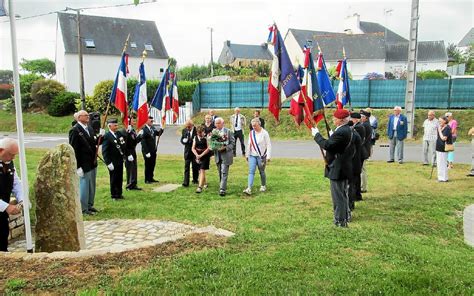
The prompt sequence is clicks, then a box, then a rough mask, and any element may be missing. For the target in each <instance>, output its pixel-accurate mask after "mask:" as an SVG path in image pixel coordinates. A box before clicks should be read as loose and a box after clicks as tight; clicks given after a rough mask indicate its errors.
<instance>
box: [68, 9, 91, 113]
mask: <svg viewBox="0 0 474 296" xmlns="http://www.w3.org/2000/svg"><path fill="white" fill-rule="evenodd" d="M66 10H74V11H75V12H76V13H77V16H76V23H77V53H78V56H79V93H80V94H81V105H82V110H86V94H85V92H84V62H83V58H82V44H81V10H80V9H75V8H70V7H66Z"/></svg>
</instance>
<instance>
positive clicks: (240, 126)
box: [230, 107, 247, 157]
mask: <svg viewBox="0 0 474 296" xmlns="http://www.w3.org/2000/svg"><path fill="white" fill-rule="evenodd" d="M234 112H235V113H234V114H232V116H231V117H230V124H231V125H232V126H231V130H232V132H233V133H234V138H235V145H234V157H235V156H236V155H237V139H238V140H239V141H240V149H241V151H242V156H245V138H244V128H245V125H246V124H247V120H246V119H245V116H244V115H242V114H240V108H239V107H237V108H235V109H234Z"/></svg>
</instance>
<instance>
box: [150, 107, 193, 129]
mask: <svg viewBox="0 0 474 296" xmlns="http://www.w3.org/2000/svg"><path fill="white" fill-rule="evenodd" d="M191 113H192V105H191V104H190V103H186V105H185V106H181V107H179V113H178V114H179V116H178V120H176V122H175V123H173V111H172V110H168V111H166V125H183V124H184V123H185V122H186V120H188V119H191ZM150 115H151V116H153V118H154V121H155V122H160V123H161V117H162V116H161V115H162V113H161V111H160V110H158V109H156V108H153V107H152V108H151V111H150Z"/></svg>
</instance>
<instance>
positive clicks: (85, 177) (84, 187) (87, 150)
mask: <svg viewBox="0 0 474 296" xmlns="http://www.w3.org/2000/svg"><path fill="white" fill-rule="evenodd" d="M74 119H75V120H77V123H76V124H75V125H74V126H73V127H72V129H71V131H70V132H69V144H70V145H71V146H72V148H74V152H75V155H76V161H77V174H78V176H79V192H80V199H81V207H82V213H83V214H87V215H93V214H95V213H96V212H97V210H96V209H95V208H94V199H95V189H96V177H97V145H98V141H99V138H98V137H97V136H96V135H95V132H94V129H92V127H90V126H89V125H88V124H89V113H87V111H85V110H80V111H78V112H77V113H75V114H74ZM99 134H100V135H101V136H103V135H104V134H105V130H103V129H100V133H99Z"/></svg>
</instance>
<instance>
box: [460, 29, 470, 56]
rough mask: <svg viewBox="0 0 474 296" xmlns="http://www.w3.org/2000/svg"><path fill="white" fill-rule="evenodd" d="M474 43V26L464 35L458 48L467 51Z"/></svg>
mask: <svg viewBox="0 0 474 296" xmlns="http://www.w3.org/2000/svg"><path fill="white" fill-rule="evenodd" d="M472 44H474V28H471V30H469V32H467V34H466V35H464V37H463V38H462V39H461V41H459V43H458V48H459V50H461V51H462V52H467V51H468V50H469V47H470V46H472Z"/></svg>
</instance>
